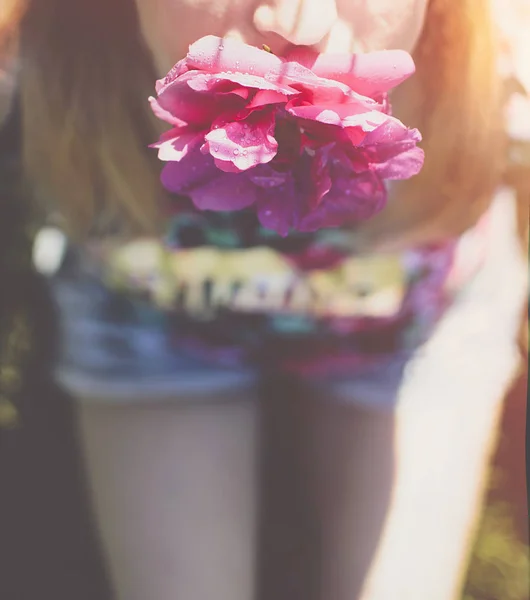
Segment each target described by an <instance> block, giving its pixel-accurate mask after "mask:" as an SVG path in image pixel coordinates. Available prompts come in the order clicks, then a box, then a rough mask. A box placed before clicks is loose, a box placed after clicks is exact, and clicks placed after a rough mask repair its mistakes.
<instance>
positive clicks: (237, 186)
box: [189, 173, 257, 211]
mask: <svg viewBox="0 0 530 600" xmlns="http://www.w3.org/2000/svg"><path fill="white" fill-rule="evenodd" d="M189 195H190V197H191V199H192V201H193V203H194V204H195V206H196V207H197V208H198V209H199V210H214V211H231V210H241V209H242V208H246V207H247V206H250V205H251V204H254V202H256V200H257V194H256V187H255V186H254V185H253V184H252V183H251V182H250V181H249V180H248V179H247V178H246V177H245V176H244V175H242V174H233V173H222V174H220V175H219V176H218V177H216V178H215V179H213V180H211V181H209V182H207V183H206V184H205V185H201V186H198V187H196V188H194V189H193V190H191V191H190V192H189Z"/></svg>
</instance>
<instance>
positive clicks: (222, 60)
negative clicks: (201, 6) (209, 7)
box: [150, 36, 423, 236]
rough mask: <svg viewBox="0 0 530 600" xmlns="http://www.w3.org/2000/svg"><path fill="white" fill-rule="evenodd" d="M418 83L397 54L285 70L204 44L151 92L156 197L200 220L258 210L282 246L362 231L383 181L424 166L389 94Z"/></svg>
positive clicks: (281, 61)
mask: <svg viewBox="0 0 530 600" xmlns="http://www.w3.org/2000/svg"><path fill="white" fill-rule="evenodd" d="M413 72H414V63H413V61H412V58H411V57H410V56H409V55H408V54H407V53H406V52H402V51H398V50H395V51H385V52H374V53H371V54H365V55H356V56H345V55H318V54H314V53H311V52H309V51H308V50H304V49H299V48H295V49H294V50H293V51H292V53H291V54H290V55H289V56H288V57H287V58H280V57H277V56H275V55H273V54H271V53H270V52H266V51H265V50H260V49H258V48H254V47H252V46H248V45H246V44H243V43H241V42H237V41H235V40H223V39H221V38H217V37H214V36H207V37H204V38H202V39H200V40H198V41H197V42H195V43H194V44H192V45H191V46H190V49H189V52H188V55H187V56H186V58H184V59H183V60H181V61H180V62H179V63H177V64H176V65H175V66H174V67H173V69H172V70H171V71H170V72H169V73H168V75H167V76H166V77H165V79H163V80H160V81H158V82H157V84H156V92H157V97H156V98H150V103H151V107H152V109H153V112H154V114H155V115H156V116H157V117H158V118H160V119H162V120H164V121H166V122H167V123H169V124H170V125H172V129H170V130H169V131H167V132H165V133H164V134H162V136H161V137H160V139H159V141H158V142H157V143H156V144H153V147H155V148H158V156H159V158H160V160H163V161H165V162H167V164H166V165H165V167H164V169H163V171H162V182H163V185H164V186H165V187H166V188H167V189H168V190H169V191H171V192H174V193H178V194H182V195H186V196H189V197H190V198H191V200H192V201H193V203H194V204H195V206H196V207H197V208H198V209H199V210H214V211H231V210H240V209H243V208H247V207H251V206H252V207H254V209H255V210H256V212H257V215H258V218H259V220H260V222H261V224H262V225H263V226H264V227H266V228H269V229H273V230H275V231H277V232H278V233H279V234H281V235H283V236H285V235H287V234H288V232H289V230H290V229H296V230H299V231H314V230H317V229H320V228H322V227H335V226H338V225H341V224H343V223H347V222H355V221H359V220H363V219H368V218H370V217H371V216H373V215H374V214H375V213H376V212H378V211H379V210H381V209H382V208H383V207H384V205H385V203H386V198H387V192H386V187H385V180H387V179H406V178H408V177H411V176H413V175H415V174H417V173H418V172H419V171H420V169H421V167H422V165H423V151H422V150H421V149H420V148H418V147H417V146H416V144H417V142H419V141H420V140H421V135H420V133H419V132H418V131H417V130H416V129H408V128H407V127H405V126H404V125H403V124H402V123H401V122H400V121H399V120H398V119H396V118H395V117H393V116H391V115H390V106H389V103H388V97H387V94H388V91H389V90H391V89H392V88H393V87H395V86H396V85H398V84H399V83H401V82H402V81H403V80H405V79H406V78H407V77H409V76H410V75H411V74H412V73H413Z"/></svg>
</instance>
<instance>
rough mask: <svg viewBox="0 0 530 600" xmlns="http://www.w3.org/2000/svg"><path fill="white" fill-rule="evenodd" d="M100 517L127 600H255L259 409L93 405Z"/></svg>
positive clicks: (93, 481) (88, 440)
mask: <svg viewBox="0 0 530 600" xmlns="http://www.w3.org/2000/svg"><path fill="white" fill-rule="evenodd" d="M79 415H80V424H81V430H82V438H83V445H84V453H85V458H86V467H87V473H88V478H89V483H90V485H91V488H92V492H93V502H94V509H95V515H96V518H97V522H98V525H99V530H100V534H101V539H102V543H103V548H104V551H105V553H106V556H107V560H108V566H109V570H110V575H111V579H112V581H113V582H114V587H115V593H116V597H117V598H118V599H119V600H146V599H149V600H210V599H212V598H215V599H216V600H252V598H253V597H254V590H253V588H254V562H255V561H254V554H255V551H254V548H255V512H256V476H257V474H256V469H255V460H256V447H257V436H256V426H257V423H256V421H257V403H256V402H255V401H254V400H253V399H252V400H249V399H237V401H230V402H223V401H218V402H217V403H212V404H204V403H203V404H200V403H199V404H196V405H194V404H193V403H190V404H188V405H182V404H181V403H179V404H176V403H175V404H173V405H167V406H145V405H144V406H142V407H139V406H138V407H134V406H127V407H112V406H110V405H109V404H89V403H83V404H81V405H80V409H79Z"/></svg>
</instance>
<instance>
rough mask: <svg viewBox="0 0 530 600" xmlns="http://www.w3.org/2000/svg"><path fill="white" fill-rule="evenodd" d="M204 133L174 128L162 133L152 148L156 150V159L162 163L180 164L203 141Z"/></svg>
mask: <svg viewBox="0 0 530 600" xmlns="http://www.w3.org/2000/svg"><path fill="white" fill-rule="evenodd" d="M204 133H205V132H204V131H202V132H197V131H188V130H187V129H183V128H182V129H179V128H174V129H170V130H169V131H166V132H164V133H163V134H162V135H161V136H160V139H159V140H158V142H157V143H156V144H152V145H151V147H152V148H158V158H159V159H160V160H162V161H176V162H180V161H181V160H182V159H183V158H184V157H185V156H186V155H187V154H188V152H190V150H192V149H193V148H194V147H195V146H197V145H198V144H199V143H200V142H201V141H202V140H203V139H204Z"/></svg>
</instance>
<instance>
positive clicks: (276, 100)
mask: <svg viewBox="0 0 530 600" xmlns="http://www.w3.org/2000/svg"><path fill="white" fill-rule="evenodd" d="M287 100H288V96H286V95H285V94H284V93H281V92H278V91H276V90H263V89H260V90H259V91H258V92H256V95H255V96H254V98H253V99H252V100H251V101H250V102H249V104H247V108H262V107H263V106H267V105H269V104H284V103H285V102H287Z"/></svg>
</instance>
